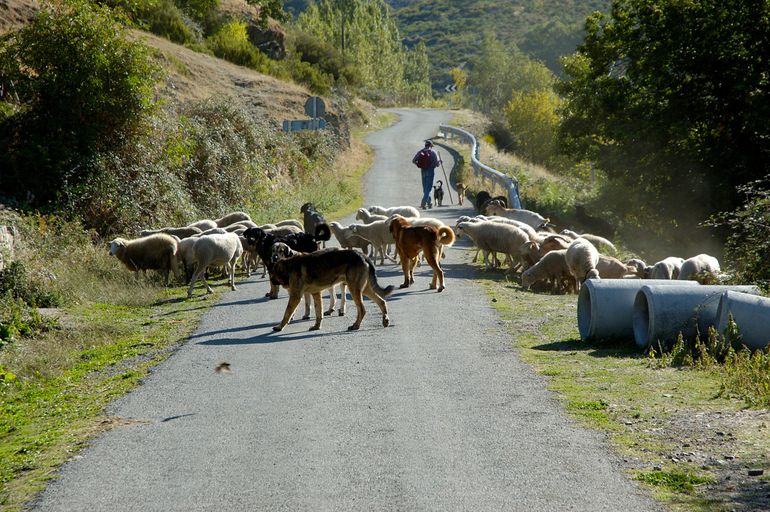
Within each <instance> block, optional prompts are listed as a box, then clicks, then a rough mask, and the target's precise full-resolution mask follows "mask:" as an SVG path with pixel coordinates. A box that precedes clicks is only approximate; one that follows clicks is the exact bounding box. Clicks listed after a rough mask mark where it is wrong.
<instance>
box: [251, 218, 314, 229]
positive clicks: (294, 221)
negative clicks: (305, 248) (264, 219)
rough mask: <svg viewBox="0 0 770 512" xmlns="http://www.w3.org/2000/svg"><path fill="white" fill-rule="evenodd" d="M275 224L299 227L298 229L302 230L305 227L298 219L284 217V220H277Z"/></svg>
mask: <svg viewBox="0 0 770 512" xmlns="http://www.w3.org/2000/svg"><path fill="white" fill-rule="evenodd" d="M275 226H276V227H281V226H295V227H297V228H299V229H300V230H302V231H304V230H305V227H304V226H303V225H302V223H301V222H300V221H298V220H297V219H284V220H279V221H278V222H276V223H275ZM260 227H261V226H260ZM262 229H266V228H262Z"/></svg>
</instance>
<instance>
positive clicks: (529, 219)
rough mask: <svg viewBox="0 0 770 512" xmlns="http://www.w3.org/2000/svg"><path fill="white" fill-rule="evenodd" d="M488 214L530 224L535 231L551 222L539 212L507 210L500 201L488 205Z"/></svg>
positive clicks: (516, 209)
mask: <svg viewBox="0 0 770 512" xmlns="http://www.w3.org/2000/svg"><path fill="white" fill-rule="evenodd" d="M487 213H488V214H489V215H499V216H500V217H506V218H509V219H514V220H518V221H521V222H524V223H525V224H529V225H530V226H532V227H533V228H535V229H540V228H541V227H543V226H546V225H548V223H549V222H550V219H547V218H545V217H543V216H542V215H540V214H539V213H537V212H533V211H530V210H522V209H518V208H506V207H505V206H503V205H502V204H500V202H498V201H490V202H489V204H488V205H487Z"/></svg>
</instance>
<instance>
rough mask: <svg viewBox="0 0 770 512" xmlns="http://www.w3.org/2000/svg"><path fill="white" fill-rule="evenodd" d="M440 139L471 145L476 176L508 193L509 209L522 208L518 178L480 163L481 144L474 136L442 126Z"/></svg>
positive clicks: (458, 129)
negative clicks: (453, 139) (457, 139)
mask: <svg viewBox="0 0 770 512" xmlns="http://www.w3.org/2000/svg"><path fill="white" fill-rule="evenodd" d="M438 135H439V137H443V138H445V139H451V138H453V137H459V138H460V139H462V142H464V143H466V144H470V145H471V168H472V169H473V172H474V173H475V174H476V176H477V177H478V178H480V179H482V180H483V181H487V182H491V183H492V184H494V185H497V186H499V187H501V188H503V189H504V190H506V191H507V193H508V207H509V208H521V207H522V206H521V198H520V197H519V182H518V181H517V180H516V178H512V177H510V176H506V175H505V174H503V173H501V172H500V171H498V170H496V169H493V168H491V167H490V166H488V165H484V164H482V163H481V162H480V161H479V143H478V142H477V141H476V137H474V136H473V134H471V133H469V132H466V131H465V130H463V129H460V128H456V127H454V126H449V125H445V124H441V125H439V127H438Z"/></svg>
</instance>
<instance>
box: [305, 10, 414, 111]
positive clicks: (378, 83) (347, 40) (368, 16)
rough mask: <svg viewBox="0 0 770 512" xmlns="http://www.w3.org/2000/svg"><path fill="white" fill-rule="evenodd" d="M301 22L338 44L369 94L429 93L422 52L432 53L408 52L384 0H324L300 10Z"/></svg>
mask: <svg viewBox="0 0 770 512" xmlns="http://www.w3.org/2000/svg"><path fill="white" fill-rule="evenodd" d="M297 27H298V28H299V29H300V30H302V31H304V32H306V33H309V34H314V35H315V36H316V37H318V38H319V39H321V40H323V41H325V42H326V43H328V44H331V45H333V46H334V47H335V48H337V49H338V50H339V52H340V54H341V56H342V61H343V67H347V66H353V67H354V68H355V69H356V70H357V75H358V77H359V79H360V82H361V87H360V88H359V89H360V90H361V91H362V92H363V93H364V94H366V95H368V96H369V97H370V98H373V99H377V98H379V99H382V100H387V101H395V100H396V98H398V97H399V96H402V95H407V96H412V97H414V95H415V94H417V95H418V96H422V95H424V92H423V91H424V90H426V89H425V87H424V83H423V82H420V80H425V78H424V75H423V74H421V73H420V72H419V71H420V67H421V64H419V63H420V62H421V59H423V58H424V57H422V56H421V54H420V52H422V53H423V54H424V55H426V56H427V53H425V52H424V51H423V50H417V49H416V50H414V51H415V52H417V53H413V54H412V55H411V56H410V55H409V53H408V52H407V51H406V49H405V47H404V45H403V44H402V43H401V36H400V35H399V32H398V29H397V28H396V24H395V22H394V20H393V18H392V17H391V16H390V11H389V9H388V6H387V4H386V3H385V2H384V1H383V0H320V1H319V2H318V3H314V4H312V5H310V6H309V7H308V9H307V10H306V11H305V12H303V13H302V14H301V15H300V16H299V18H298V20H297ZM410 59H412V62H411V63H410V62H409V61H410ZM415 80H417V81H415Z"/></svg>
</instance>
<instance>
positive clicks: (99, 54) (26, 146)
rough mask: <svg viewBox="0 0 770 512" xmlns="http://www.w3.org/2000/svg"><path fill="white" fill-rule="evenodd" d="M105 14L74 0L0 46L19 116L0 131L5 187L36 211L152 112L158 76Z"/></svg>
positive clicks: (141, 49)
mask: <svg viewBox="0 0 770 512" xmlns="http://www.w3.org/2000/svg"><path fill="white" fill-rule="evenodd" d="M124 32H125V30H124V29H123V27H122V26H121V25H120V24H119V23H117V22H116V21H115V20H114V19H113V18H112V16H111V13H110V10H109V8H107V7H99V6H95V5H92V4H90V3H87V2H81V1H73V2H69V3H58V4H53V5H48V6H46V7H44V8H43V9H42V10H41V11H40V12H39V13H38V14H37V15H36V16H35V18H34V19H33V20H32V22H30V23H29V24H27V25H25V26H24V27H23V28H21V29H20V30H18V31H16V32H12V33H9V34H7V35H6V36H4V37H3V38H2V39H0V76H2V77H3V81H4V82H7V83H10V82H12V83H13V84H14V91H15V93H16V94H15V95H12V96H9V97H8V99H7V100H6V101H10V100H11V99H12V100H13V101H16V99H17V98H18V103H19V105H18V110H17V111H16V113H15V114H14V115H12V116H10V117H7V118H6V119H4V120H3V121H2V123H1V124H0V168H2V169H3V172H2V173H1V174H0V188H2V189H4V190H8V191H15V192H16V195H17V196H21V197H20V199H23V200H26V201H29V202H31V203H32V204H33V205H48V204H49V203H50V202H53V201H56V200H57V193H58V191H59V190H60V189H61V187H62V186H63V184H64V183H65V182H68V183H70V184H71V183H82V182H87V181H88V178H89V176H88V175H87V174H86V173H84V172H83V165H84V163H85V161H87V160H88V158H89V157H91V156H92V155H94V154H95V153H97V152H98V151H100V150H105V149H108V148H114V147H116V146H119V145H120V144H122V143H123V142H124V141H125V140H126V138H128V137H130V136H131V135H132V134H134V133H137V132H138V131H141V130H142V129H143V126H144V124H143V123H144V120H145V114H146V113H147V112H149V111H151V110H152V109H153V108H154V103H153V93H154V91H153V88H154V85H155V83H156V81H157V78H158V76H159V68H158V67H157V66H156V65H155V64H154V63H153V61H152V60H151V59H150V54H149V50H148V49H147V48H146V47H145V46H144V45H142V44H141V43H139V42H136V41H129V40H127V39H126V37H125V35H124Z"/></svg>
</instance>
